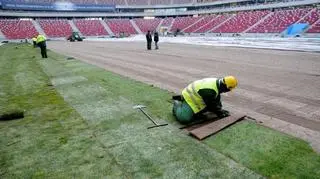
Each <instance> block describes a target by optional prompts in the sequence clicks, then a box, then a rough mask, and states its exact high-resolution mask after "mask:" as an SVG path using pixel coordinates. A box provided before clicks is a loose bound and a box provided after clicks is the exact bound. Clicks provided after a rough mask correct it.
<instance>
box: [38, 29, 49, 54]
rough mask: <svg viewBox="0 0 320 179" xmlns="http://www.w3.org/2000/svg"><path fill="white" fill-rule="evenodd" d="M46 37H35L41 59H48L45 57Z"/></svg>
mask: <svg viewBox="0 0 320 179" xmlns="http://www.w3.org/2000/svg"><path fill="white" fill-rule="evenodd" d="M46 40H47V39H46V37H45V36H44V35H40V34H39V35H38V36H37V45H38V46H39V47H40V49H41V56H42V58H48V56H47V45H46Z"/></svg>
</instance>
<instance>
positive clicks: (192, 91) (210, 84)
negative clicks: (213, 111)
mask: <svg viewBox="0 0 320 179" xmlns="http://www.w3.org/2000/svg"><path fill="white" fill-rule="evenodd" d="M217 80H218V79H217V78H204V79H202V80H197V81H194V82H193V83H191V84H189V85H188V86H187V87H186V88H185V89H183V91H182V96H183V98H184V100H185V101H186V102H187V103H188V104H189V106H190V107H191V109H192V110H193V112H194V113H195V114H196V113H198V112H200V111H201V110H203V109H204V108H205V107H206V104H205V102H204V101H203V99H202V97H201V96H200V95H199V94H198V91H199V90H200V89H213V90H214V91H215V92H216V97H217V96H218V94H219V90H218V87H217Z"/></svg>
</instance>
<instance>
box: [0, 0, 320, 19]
mask: <svg viewBox="0 0 320 179" xmlns="http://www.w3.org/2000/svg"><path fill="white" fill-rule="evenodd" d="M319 3H320V1H319V0H308V1H293V2H279V3H274V4H262V5H253V6H241V7H230V8H220V9H206V10H197V11H194V10H192V11H184V12H183V11H175V12H174V11H164V12H163V11H161V12H157V11H154V12H151V11H148V12H142V13H141V12H137V13H110V12H109V13H108V12H34V11H19V12H16V11H0V16H1V17H30V18H32V17H71V18H72V17H114V18H118V17H126V18H128V17H150V16H151V17H152V16H156V17H167V16H188V15H198V14H216V13H225V12H238V11H248V10H262V9H276V8H285V7H297V6H307V5H313V4H319Z"/></svg>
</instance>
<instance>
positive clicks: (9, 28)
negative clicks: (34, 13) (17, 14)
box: [0, 19, 38, 39]
mask: <svg viewBox="0 0 320 179" xmlns="http://www.w3.org/2000/svg"><path fill="white" fill-rule="evenodd" d="M0 30H1V32H2V33H3V35H5V37H6V38H7V39H24V38H32V37H34V36H35V35H37V33H38V32H37V30H36V28H35V27H34V26H33V24H32V22H31V21H30V20H10V19H2V20H0Z"/></svg>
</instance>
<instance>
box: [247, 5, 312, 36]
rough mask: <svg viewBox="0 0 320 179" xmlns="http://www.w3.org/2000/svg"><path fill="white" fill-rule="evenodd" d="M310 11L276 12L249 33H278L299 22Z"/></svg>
mask: <svg viewBox="0 0 320 179" xmlns="http://www.w3.org/2000/svg"><path fill="white" fill-rule="evenodd" d="M309 10H310V9H294V10H277V11H275V12H274V13H273V14H272V15H271V16H269V17H268V18H267V19H265V20H264V21H263V22H261V23H260V24H258V25H257V26H255V27H254V28H252V29H251V30H249V33H280V32H282V31H284V30H285V29H286V28H287V27H288V26H290V25H291V24H293V23H295V22H297V21H298V20H300V19H301V18H302V17H303V16H304V15H306V14H307V13H308V11H309Z"/></svg>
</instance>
